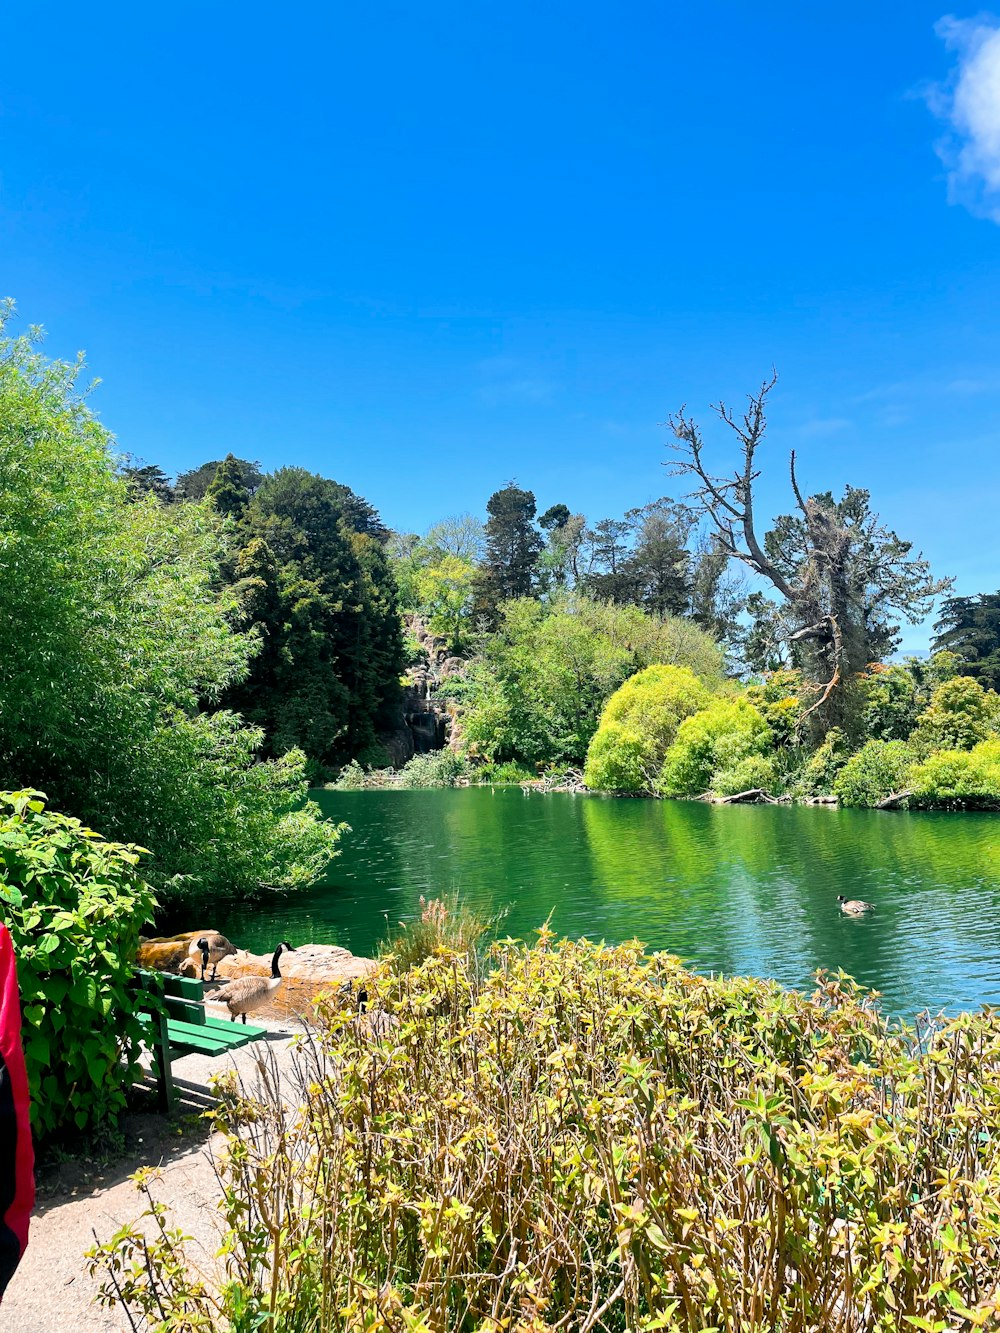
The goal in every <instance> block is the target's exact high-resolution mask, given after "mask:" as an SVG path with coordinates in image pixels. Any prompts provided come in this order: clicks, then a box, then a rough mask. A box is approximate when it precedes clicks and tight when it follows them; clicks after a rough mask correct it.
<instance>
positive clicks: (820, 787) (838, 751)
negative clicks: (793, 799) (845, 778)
mask: <svg viewBox="0 0 1000 1333" xmlns="http://www.w3.org/2000/svg"><path fill="white" fill-rule="evenodd" d="M848 758H849V753H848V749H847V746H846V743H845V737H844V733H843V732H842V731H841V730H840V729H839V728H838V727H831V728H830V730H829V731H828V732H827V733H826V735H825V736H824V737H823V739H822V741H821V742H820V744H819V745H818V746H817V747H816V749H815V750H813V751H812V753H811V754H810V755H809V756H808V758H807V759H806V761H805V763H804V764H803V765H802V767H801V768H800V769H799V771H798V774H797V776H796V781H795V793H796V795H799V796H807V797H808V796H830V795H832V794H833V784H834V782H836V780H837V774H838V773H839V772H840V770H841V769H842V768H843V767H844V764H845V763H846V762H847V760H848Z"/></svg>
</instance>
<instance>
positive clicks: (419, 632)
mask: <svg viewBox="0 0 1000 1333" xmlns="http://www.w3.org/2000/svg"><path fill="white" fill-rule="evenodd" d="M407 628H408V629H409V631H410V633H411V634H412V636H413V637H414V638H415V639H416V641H417V643H419V645H420V647H421V648H422V649H423V651H424V653H425V654H426V656H427V661H426V664H423V663H422V664H420V665H419V666H415V667H411V668H410V670H409V671H408V672H407V683H406V684H405V685H404V687H403V722H404V727H403V728H402V729H400V730H399V731H396V732H393V733H392V734H391V735H390V736H388V737H383V738H382V743H383V744H384V745H385V747H386V749H387V750H388V751H389V754H390V756H391V758H392V762H393V766H394V767H395V768H400V767H402V765H403V764H405V763H406V761H407V760H408V759H412V758H413V756H414V755H415V754H427V753H429V752H430V751H431V750H443V749H444V748H445V746H446V745H447V744H448V743H449V740H450V738H451V731H452V713H451V712H450V710H449V708H448V706H447V705H446V704H445V703H444V702H443V701H442V700H441V699H439V698H438V697H437V691H438V689H439V687H440V685H441V682H442V681H444V680H447V679H448V677H449V676H454V675H456V674H457V673H458V672H460V671H461V670H462V668H463V667H464V666H465V661H464V659H463V658H461V657H456V656H455V654H454V653H452V651H451V649H450V648H449V646H448V644H447V643H446V642H445V641H444V639H439V638H437V637H436V636H435V635H433V634H431V632H430V631H429V630H428V629H427V627H426V625H425V624H424V623H423V621H422V620H420V618H419V617H417V616H414V617H412V618H411V619H410V621H409V624H408V626H407ZM407 751H408V753H407Z"/></svg>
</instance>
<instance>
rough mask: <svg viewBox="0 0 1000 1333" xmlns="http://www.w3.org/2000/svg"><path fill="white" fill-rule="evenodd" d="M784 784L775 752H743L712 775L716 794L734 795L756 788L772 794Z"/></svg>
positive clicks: (713, 788)
mask: <svg viewBox="0 0 1000 1333" xmlns="http://www.w3.org/2000/svg"><path fill="white" fill-rule="evenodd" d="M784 785H785V774H784V773H783V771H782V766H781V762H780V760H779V758H778V756H777V755H775V754H753V753H752V754H745V755H742V756H740V757H738V758H734V759H733V760H732V761H731V762H730V763H729V764H727V765H726V766H725V767H722V768H718V769H716V771H715V772H714V773H713V775H712V790H713V791H714V792H715V794H716V795H717V796H735V795H736V794H737V793H738V792H743V791H756V790H758V789H760V790H762V791H766V792H770V793H772V794H773V793H774V792H777V791H781V790H782V789H783V788H784Z"/></svg>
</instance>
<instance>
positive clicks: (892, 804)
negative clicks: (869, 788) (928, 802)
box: [874, 789, 913, 810]
mask: <svg viewBox="0 0 1000 1333" xmlns="http://www.w3.org/2000/svg"><path fill="white" fill-rule="evenodd" d="M912 795H913V792H912V791H910V790H909V789H907V790H906V791H894V792H893V793H892V795H891V796H887V797H886V798H885V800H884V801H879V803H878V805H876V806H875V807H874V808H875V809H876V810H898V809H899V808H900V806H901V805H902V804H903V802H904V801H905V800H906V798H907V797H908V796H912Z"/></svg>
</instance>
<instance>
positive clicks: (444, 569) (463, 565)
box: [415, 555, 476, 653]
mask: <svg viewBox="0 0 1000 1333" xmlns="http://www.w3.org/2000/svg"><path fill="white" fill-rule="evenodd" d="M475 574H476V571H475V567H474V566H473V565H472V563H471V562H470V561H468V560H463V559H462V558H461V557H460V556H457V555H444V556H442V557H441V559H440V560H439V561H438V562H437V563H436V564H431V565H426V566H425V567H424V568H423V569H421V570H420V571H419V572H418V573H417V576H416V580H415V587H416V593H417V598H418V600H419V610H420V612H421V614H422V615H423V616H424V617H425V619H426V622H427V628H428V629H429V630H430V631H431V633H432V634H436V635H437V636H438V637H439V638H442V639H444V640H445V642H446V643H447V644H448V646H449V648H450V649H451V651H452V652H453V653H460V652H461V651H462V649H463V648H465V646H466V643H467V641H468V639H469V637H470V635H471V633H472V598H473V586H474V582H475Z"/></svg>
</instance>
